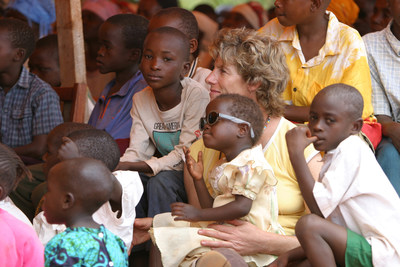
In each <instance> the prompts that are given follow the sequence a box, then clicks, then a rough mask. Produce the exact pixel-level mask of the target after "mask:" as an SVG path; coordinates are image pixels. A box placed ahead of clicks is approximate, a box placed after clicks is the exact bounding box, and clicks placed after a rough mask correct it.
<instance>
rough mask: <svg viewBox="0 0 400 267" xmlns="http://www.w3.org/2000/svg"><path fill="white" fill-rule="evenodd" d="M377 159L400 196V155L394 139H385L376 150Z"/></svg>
mask: <svg viewBox="0 0 400 267" xmlns="http://www.w3.org/2000/svg"><path fill="white" fill-rule="evenodd" d="M375 154H376V159H377V160H378V162H379V165H381V167H382V169H383V171H384V172H385V174H386V176H387V177H388V178H389V180H390V182H391V183H392V185H393V187H394V189H395V190H396V192H397V194H398V195H399V196H400V154H399V151H397V149H396V148H395V146H394V145H393V143H392V139H390V138H388V137H383V138H382V141H381V142H380V143H379V145H378V147H377V148H376V152H375Z"/></svg>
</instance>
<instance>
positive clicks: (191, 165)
mask: <svg viewBox="0 0 400 267" xmlns="http://www.w3.org/2000/svg"><path fill="white" fill-rule="evenodd" d="M183 152H184V153H185V159H186V167H187V170H188V172H189V173H190V175H191V176H192V178H193V183H194V187H195V188H196V192H197V196H198V198H199V202H200V206H201V207H202V208H203V209H204V208H211V207H212V205H213V202H214V199H213V198H212V196H211V195H210V193H209V192H208V189H207V186H206V184H205V182H204V179H203V170H204V167H203V154H202V153H201V151H200V152H199V155H198V161H197V162H196V161H195V160H194V158H193V157H192V156H190V150H189V148H187V147H183Z"/></svg>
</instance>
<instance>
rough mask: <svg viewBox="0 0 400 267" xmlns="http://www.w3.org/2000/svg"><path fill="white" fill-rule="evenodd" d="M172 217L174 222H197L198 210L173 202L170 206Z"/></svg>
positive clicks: (198, 218)
mask: <svg viewBox="0 0 400 267" xmlns="http://www.w3.org/2000/svg"><path fill="white" fill-rule="evenodd" d="M171 213H172V216H176V218H175V219H174V220H175V221H189V222H193V221H199V220H200V210H199V209H198V208H195V207H193V206H192V205H189V204H185V203H182V202H175V203H172V204H171Z"/></svg>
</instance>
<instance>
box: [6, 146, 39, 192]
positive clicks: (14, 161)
mask: <svg viewBox="0 0 400 267" xmlns="http://www.w3.org/2000/svg"><path fill="white" fill-rule="evenodd" d="M25 175H27V176H28V177H29V178H31V177H32V175H31V173H30V171H29V170H28V168H27V167H26V166H25V165H24V163H23V162H22V160H21V159H20V157H18V155H17V154H16V153H15V151H14V150H12V149H11V148H9V147H7V146H6V145H3V144H1V143H0V186H1V187H2V188H3V194H2V196H1V198H0V200H2V199H4V198H5V197H6V196H7V195H8V194H9V193H10V192H11V191H12V190H13V189H14V188H15V187H16V186H17V185H18V183H19V181H20V180H21V179H22V178H23V177H24V176H25Z"/></svg>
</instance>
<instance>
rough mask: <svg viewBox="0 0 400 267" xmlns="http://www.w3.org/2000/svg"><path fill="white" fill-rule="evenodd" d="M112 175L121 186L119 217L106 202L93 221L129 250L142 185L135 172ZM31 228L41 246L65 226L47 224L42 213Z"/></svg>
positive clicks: (119, 172) (121, 172)
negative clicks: (108, 231) (120, 211)
mask: <svg viewBox="0 0 400 267" xmlns="http://www.w3.org/2000/svg"><path fill="white" fill-rule="evenodd" d="M113 174H114V176H115V177H116V178H117V180H118V181H119V182H120V184H121V186H122V213H121V216H120V217H119V218H117V212H113V211H112V210H111V206H110V202H107V203H105V204H104V205H103V206H101V207H100V208H99V209H98V210H97V211H96V212H95V213H94V214H93V219H94V221H95V222H97V223H98V224H103V225H104V227H105V228H107V229H108V230H110V231H111V232H112V233H113V234H115V235H116V236H118V237H119V238H121V239H122V240H123V241H124V243H125V245H126V246H127V248H130V246H131V243H132V238H133V223H134V221H135V218H136V212H135V207H136V205H137V204H138V203H139V200H140V198H141V197H142V194H143V185H142V182H141V180H140V177H139V174H138V173H137V172H133V171H115V172H113ZM33 227H34V229H35V231H36V233H37V235H38V236H39V239H40V241H41V242H42V244H43V245H46V244H47V242H49V241H50V239H52V238H53V237H54V236H55V235H57V234H59V233H61V232H63V231H64V230H65V229H66V227H65V225H59V224H53V225H51V224H49V223H48V222H47V220H46V217H44V213H43V211H42V212H40V213H39V214H38V215H37V216H36V217H35V218H34V219H33Z"/></svg>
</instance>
